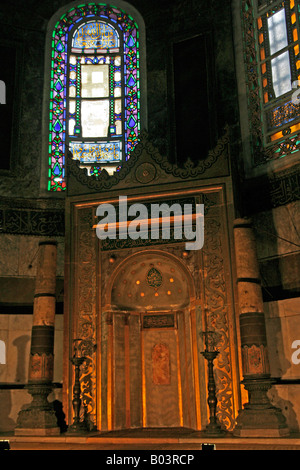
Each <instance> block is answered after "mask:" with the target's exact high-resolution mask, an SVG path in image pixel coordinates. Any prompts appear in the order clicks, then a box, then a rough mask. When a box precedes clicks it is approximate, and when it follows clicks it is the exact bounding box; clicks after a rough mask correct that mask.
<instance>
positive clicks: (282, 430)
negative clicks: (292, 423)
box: [233, 408, 290, 437]
mask: <svg viewBox="0 0 300 470" xmlns="http://www.w3.org/2000/svg"><path fill="white" fill-rule="evenodd" d="M289 434H290V432H289V429H288V427H287V425H286V421H285V418H284V416H283V415H282V412H281V410H279V409H278V408H270V409H268V410H266V409H263V410H249V409H243V410H242V411H241V412H240V414H239V416H238V418H237V420H236V426H235V428H234V430H233V435H234V436H238V437H287V436H288V435H289Z"/></svg>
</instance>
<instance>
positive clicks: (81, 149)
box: [70, 141, 122, 163]
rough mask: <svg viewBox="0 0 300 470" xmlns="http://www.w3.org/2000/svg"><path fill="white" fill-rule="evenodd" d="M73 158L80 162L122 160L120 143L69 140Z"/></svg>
mask: <svg viewBox="0 0 300 470" xmlns="http://www.w3.org/2000/svg"><path fill="white" fill-rule="evenodd" d="M70 150H71V152H72V154H73V158H74V159H75V160H80V162H81V163H101V162H102V163H106V162H115V161H120V160H122V143H121V142H120V141H113V142H85V143H83V142H70Z"/></svg>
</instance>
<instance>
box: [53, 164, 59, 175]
mask: <svg viewBox="0 0 300 470" xmlns="http://www.w3.org/2000/svg"><path fill="white" fill-rule="evenodd" d="M53 173H54V174H55V176H58V175H59V174H60V168H59V165H58V164H56V165H55V167H54V168H53Z"/></svg>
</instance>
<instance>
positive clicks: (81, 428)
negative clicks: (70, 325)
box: [68, 339, 87, 434]
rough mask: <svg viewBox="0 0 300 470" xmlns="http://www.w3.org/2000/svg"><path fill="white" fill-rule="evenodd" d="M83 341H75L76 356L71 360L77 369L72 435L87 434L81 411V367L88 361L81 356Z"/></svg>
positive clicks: (70, 430)
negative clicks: (80, 344) (80, 343)
mask: <svg viewBox="0 0 300 470" xmlns="http://www.w3.org/2000/svg"><path fill="white" fill-rule="evenodd" d="M80 341H81V340H77V339H75V340H74V355H73V357H72V358H70V361H71V362H72V364H73V366H74V367H75V381H74V387H73V400H72V405H73V410H74V418H73V424H72V425H71V426H69V428H68V432H70V433H72V434H76V433H77V434H82V433H84V432H87V428H86V426H85V424H84V422H81V421H80V409H81V387H80V380H79V376H80V366H81V365H82V364H83V363H84V361H85V360H86V357H85V356H81V354H80V348H79V346H78V343H79V342H80Z"/></svg>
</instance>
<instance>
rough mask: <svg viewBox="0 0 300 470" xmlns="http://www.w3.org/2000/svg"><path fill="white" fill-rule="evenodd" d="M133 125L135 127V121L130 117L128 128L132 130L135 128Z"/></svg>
mask: <svg viewBox="0 0 300 470" xmlns="http://www.w3.org/2000/svg"><path fill="white" fill-rule="evenodd" d="M135 125H136V121H135V119H134V118H133V117H132V116H131V117H130V119H129V121H128V127H130V128H131V129H132V128H133V127H135Z"/></svg>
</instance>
